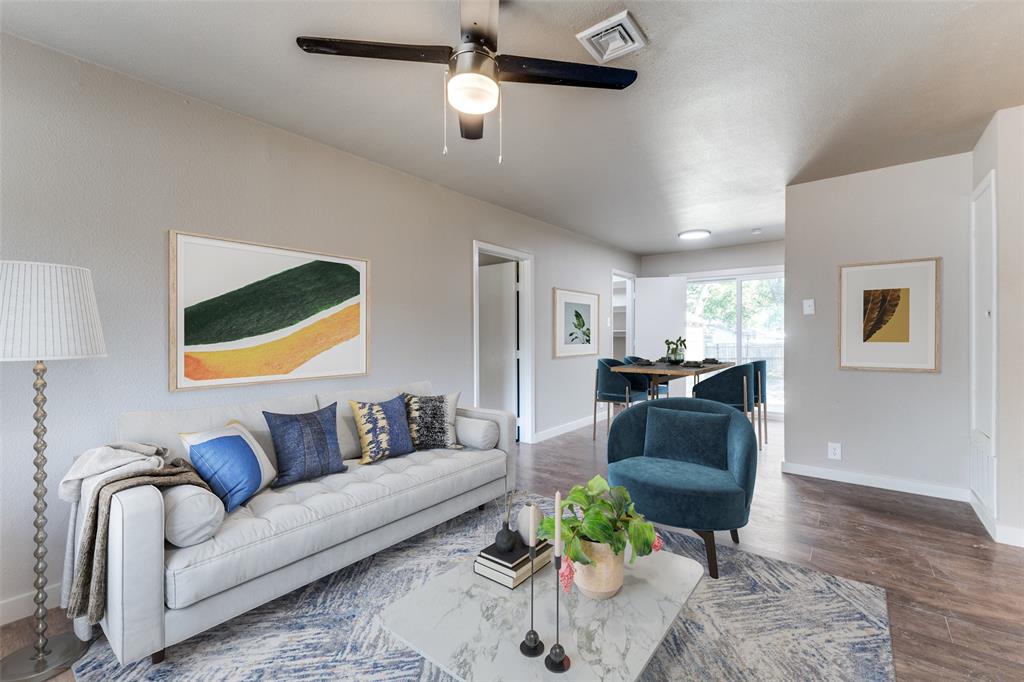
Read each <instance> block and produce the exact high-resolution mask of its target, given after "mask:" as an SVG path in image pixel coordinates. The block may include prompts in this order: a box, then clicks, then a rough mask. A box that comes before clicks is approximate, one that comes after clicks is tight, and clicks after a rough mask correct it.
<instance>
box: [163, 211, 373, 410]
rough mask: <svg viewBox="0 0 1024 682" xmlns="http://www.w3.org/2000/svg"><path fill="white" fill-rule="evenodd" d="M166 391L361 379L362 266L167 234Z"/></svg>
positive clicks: (364, 360) (364, 345) (365, 342)
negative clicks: (168, 260)
mask: <svg viewBox="0 0 1024 682" xmlns="http://www.w3.org/2000/svg"><path fill="white" fill-rule="evenodd" d="M169 274H170V309H169V311H168V314H169V322H170V324H169V325H168V326H169V332H170V334H169V335H170V358H169V360H170V363H169V364H170V371H169V373H168V374H169V384H170V389H171V390H172V391H176V390H181V389H186V388H202V387H206V386H231V385H239V384H252V383H266V382H275V381H293V380H298V379H315V378H322V377H342V376H352V375H357V374H366V373H367V368H368V363H369V357H368V355H369V348H370V336H369V328H368V314H367V307H368V305H369V290H368V286H369V274H370V264H369V261H366V260H363V259H361V258H343V257H341V256H331V255H327V254H322V253H312V252H309V251H298V250H295V249H286V248H278V247H273V246H265V245H263V244H251V243H248V242H240V241H233V240H229V239H219V238H216V237H206V236H202V235H196V234H188V233H185V232H173V231H172V232H171V234H170V267H169Z"/></svg>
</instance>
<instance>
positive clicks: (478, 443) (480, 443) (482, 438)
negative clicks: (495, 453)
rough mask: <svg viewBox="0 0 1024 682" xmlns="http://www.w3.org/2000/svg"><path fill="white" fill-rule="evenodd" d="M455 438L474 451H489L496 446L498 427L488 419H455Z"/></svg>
mask: <svg viewBox="0 0 1024 682" xmlns="http://www.w3.org/2000/svg"><path fill="white" fill-rule="evenodd" d="M455 437H456V438H458V440H459V443H460V444H462V445H465V446H466V447H470V448H473V449H474V450H490V449H491V448H493V447H494V446H495V445H497V444H498V425H497V424H495V423H494V422H492V421H491V420H489V419H474V418H473V417H456V418H455Z"/></svg>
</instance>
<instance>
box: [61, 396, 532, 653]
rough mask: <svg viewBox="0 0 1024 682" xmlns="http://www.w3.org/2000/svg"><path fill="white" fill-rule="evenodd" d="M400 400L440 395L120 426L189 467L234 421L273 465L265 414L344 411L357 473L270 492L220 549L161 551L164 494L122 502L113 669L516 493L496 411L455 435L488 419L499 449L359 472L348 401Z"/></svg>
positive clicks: (244, 512) (225, 529) (273, 406)
mask: <svg viewBox="0 0 1024 682" xmlns="http://www.w3.org/2000/svg"><path fill="white" fill-rule="evenodd" d="M402 391H406V392H409V393H414V394H419V395H429V394H431V388H430V384H429V383H427V382H418V383H415V384H409V385H406V386H399V387H394V388H387V389H361V390H349V391H339V392H323V393H317V394H307V395H299V396H294V397H290V398H278V399H272V400H267V401H266V402H263V403H257V404H247V405H231V406H221V407H213V408H202V409H192V410H186V411H177V412H131V413H126V414H123V415H121V416H120V417H119V419H118V423H117V438H118V440H131V441H139V442H146V443H157V444H159V445H162V446H164V447H166V448H168V450H169V451H170V454H171V455H172V456H182V457H184V456H186V454H187V453H186V452H185V450H184V448H183V446H182V445H181V442H180V441H179V439H178V434H179V433H184V432H194V431H202V430H206V429H211V428H215V427H219V426H223V425H224V424H225V423H227V422H228V421H231V420H237V421H239V422H241V423H242V424H244V425H245V426H246V428H248V429H249V430H250V431H251V432H252V434H253V435H254V436H255V438H256V439H257V440H258V441H259V442H260V444H261V445H262V446H263V448H264V449H265V450H266V452H267V453H268V455H270V457H271V458H272V459H273V460H274V462H275V465H276V455H275V454H274V447H273V443H272V441H271V437H270V432H269V430H268V427H267V424H266V421H265V420H264V418H263V414H262V411H263V410H267V411H271V412H279V413H302V412H311V411H314V410H316V409H319V408H321V407H325V406H327V405H330V404H331V403H333V402H337V403H338V422H339V430H338V436H339V444H340V445H341V450H342V455H343V456H344V457H345V458H346V464H347V465H348V471H346V472H344V473H340V474H332V475H329V476H324V477H322V478H319V479H315V480H313V481H304V482H300V483H295V484H292V485H289V486H285V487H282V488H276V489H275V488H269V489H267V490H264V491H263V492H261V493H259V494H257V495H256V496H255V497H253V498H252V499H251V500H250V501H249V502H248V503H246V504H245V505H243V506H242V507H240V508H239V509H236V510H235V511H234V512H232V513H230V514H228V515H227V516H226V517H225V519H224V523H223V525H222V526H221V528H220V529H219V530H218V531H217V532H216V534H215V535H214V536H213V537H212V538H210V539H209V540H207V541H206V542H202V543H200V544H198V545H193V546H191V547H184V548H182V547H175V546H173V545H170V544H166V543H165V541H164V506H163V502H164V500H163V495H162V494H161V493H160V491H159V490H157V489H156V488H154V487H151V486H145V487H139V488H133V489H130V490H126V491H124V492H121V493H118V494H117V495H115V496H114V498H113V503H112V506H111V514H110V528H109V531H108V532H109V546H108V554H107V603H106V614H105V616H104V618H103V620H102V621H101V623H100V625H101V627H102V628H103V631H104V633H106V636H107V639H108V640H109V641H110V646H111V648H112V649H113V651H114V653H115V655H116V656H117V658H118V660H119V661H120V662H121V663H122V664H124V663H128V662H131V661H135V660H138V659H140V658H143V657H145V656H148V655H152V656H153V659H154V661H159V660H161V659H162V657H163V650H164V649H165V648H166V647H169V646H171V645H173V644H176V643H178V642H181V641H183V640H185V639H188V638H189V637H191V636H193V635H195V634H197V633H200V632H202V631H204V630H207V629H209V628H211V627H213V626H215V625H217V624H219V623H222V622H224V621H226V620H229V619H230V618H233V617H234V616H237V615H239V614H241V613H244V612H246V611H248V610H250V609H252V608H255V607H256V606H259V605H260V604H263V603H266V602H268V601H270V600H272V599H275V598H277V597H280V596H281V595H283V594H286V593H288V592H290V591H292V590H294V589H296V588H298V587H301V586H303V585H305V584H307V583H309V582H312V581H314V580H316V579H318V578H321V577H323V576H325V575H328V574H330V573H333V572H334V571H337V570H339V569H341V568H343V567H345V566H347V565H349V564H351V563H353V562H356V561H359V560H361V559H363V558H365V557H367V556H370V555H371V554H374V553H375V552H378V551H380V550H382V549H384V548H386V547H389V546H391V545H393V544H395V543H397V542H400V541H402V540H404V539H406V538H409V537H411V536H413V535H415V534H416V533H419V532H421V531H423V530H426V529H428V528H431V527H433V526H435V525H437V524H439V523H442V522H444V521H446V520H448V519H451V518H452V517H455V516H458V515H459V514H462V513H464V512H466V511H468V510H470V509H473V508H474V507H477V506H479V505H482V504H484V503H485V502H487V501H489V500H493V499H495V498H498V497H500V496H502V495H503V494H504V493H505V491H506V490H510V489H512V488H514V486H515V460H514V457H515V455H514V441H515V417H514V415H512V414H510V413H507V412H498V411H495V410H483V409H474V408H470V409H467V408H459V410H458V415H459V417H460V418H459V419H458V420H457V423H456V428H457V431H459V430H466V433H467V435H468V433H469V430H470V429H472V428H474V427H476V428H477V430H479V427H480V426H481V424H480V423H479V422H471V421H467V420H465V419H464V418H466V417H469V418H475V419H483V420H488V421H490V422H493V423H494V424H495V425H496V426H497V431H498V443H497V446H496V447H495V448H493V449H487V450H483V449H469V448H467V449H462V450H455V449H452V450H428V451H420V452H415V453H412V454H409V455H405V456H402V457H396V458H393V459H388V460H385V461H383V462H379V463H376V464H368V465H360V464H359V463H358V459H356V457H357V456H358V450H359V446H358V438H357V437H356V430H355V429H356V427H355V421H354V419H353V417H352V412H351V410H350V408H349V405H348V401H349V400H360V401H379V400H386V399H388V398H391V397H394V396H395V395H397V394H398V393H400V392H402ZM485 426H488V428H490V427H489V425H485ZM492 431H493V429H492ZM492 437H493V433H492ZM82 506H83V507H85V505H82ZM75 632H76V634H77V635H78V636H79V637H80V638H82V639H88V638H90V637H91V634H92V628H91V627H90V626H89V625H88V623H87V622H86V621H85V619H84V618H80V619H77V620H76V621H75Z"/></svg>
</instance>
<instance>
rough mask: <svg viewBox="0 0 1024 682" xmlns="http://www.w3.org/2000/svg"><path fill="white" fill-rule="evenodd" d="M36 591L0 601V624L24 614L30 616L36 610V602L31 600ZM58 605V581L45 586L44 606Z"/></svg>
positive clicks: (48, 607) (49, 607) (23, 616)
mask: <svg viewBox="0 0 1024 682" xmlns="http://www.w3.org/2000/svg"><path fill="white" fill-rule="evenodd" d="M35 596H36V591H35V590H32V591H31V592H26V593H25V594H19V595H15V596H13V597H8V598H7V599H4V600H3V601H0V625H7V624H8V623H13V622H14V621H16V620H21V619H22V618H25V617H26V616H31V615H32V614H33V612H35V610H36V603H35V602H34V601H33V599H35ZM57 606H60V583H59V582H58V583H50V584H48V585H47V586H46V608H47V609H52V608H55V607H57Z"/></svg>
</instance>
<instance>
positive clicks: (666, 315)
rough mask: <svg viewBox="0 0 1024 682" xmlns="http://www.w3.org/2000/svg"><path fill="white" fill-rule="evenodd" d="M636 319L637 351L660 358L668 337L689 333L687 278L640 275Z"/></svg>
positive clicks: (637, 284)
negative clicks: (687, 321) (687, 324)
mask: <svg viewBox="0 0 1024 682" xmlns="http://www.w3.org/2000/svg"><path fill="white" fill-rule="evenodd" d="M635 281H636V301H635V306H634V307H635V310H634V319H635V322H636V333H635V337H634V339H635V341H634V343H635V348H636V354H637V355H639V356H640V357H642V358H648V359H650V360H657V359H658V358H660V357H662V356H663V355H665V339H673V340H674V339H676V338H678V337H680V336H683V337H685V336H686V278H685V277H638V278H637V279H636V280H635Z"/></svg>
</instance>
